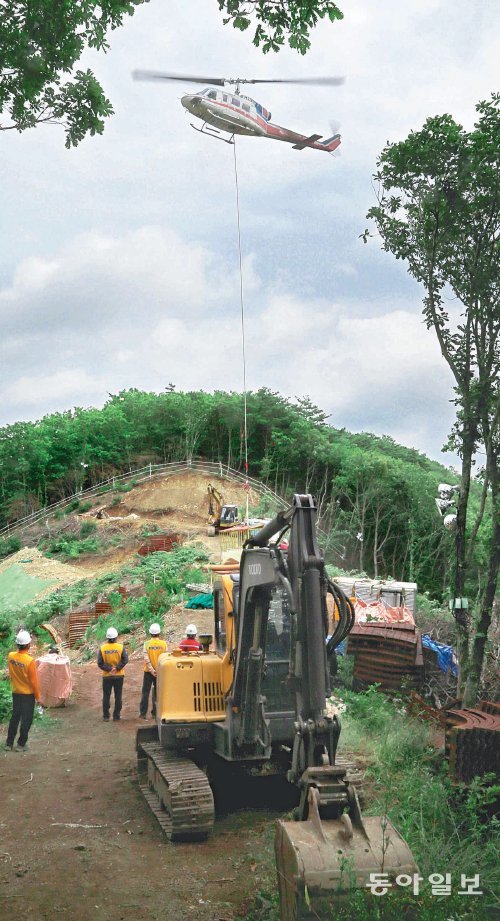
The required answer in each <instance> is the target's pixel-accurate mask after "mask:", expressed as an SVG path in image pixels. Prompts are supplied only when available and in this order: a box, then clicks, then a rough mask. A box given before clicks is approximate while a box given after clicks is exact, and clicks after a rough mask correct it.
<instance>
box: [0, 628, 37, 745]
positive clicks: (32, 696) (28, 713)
mask: <svg viewBox="0 0 500 921" xmlns="http://www.w3.org/2000/svg"><path fill="white" fill-rule="evenodd" d="M30 645H31V636H30V634H29V632H28V631H27V630H19V632H18V634H17V636H16V646H17V650H16V651H15V652H9V655H8V657H7V665H8V669H9V679H10V686H11V690H12V716H11V718H10V722H9V728H8V729H7V741H6V742H5V749H6V750H7V751H12V750H13V748H14V740H15V738H16V733H17V730H18V727H19V724H21V728H20V731H19V737H18V740H17V745H16V751H19V752H24V751H26V749H27V747H28V733H29V731H30V728H31V724H32V722H33V716H34V713H35V703H40V689H39V687H38V677H37V672H36V663H35V660H34V658H33V657H32V656H30V654H29V648H30Z"/></svg>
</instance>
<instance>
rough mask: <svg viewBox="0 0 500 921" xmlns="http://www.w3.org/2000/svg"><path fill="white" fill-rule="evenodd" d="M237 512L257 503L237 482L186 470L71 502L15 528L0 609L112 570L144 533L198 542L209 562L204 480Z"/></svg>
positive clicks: (127, 559) (0, 569)
mask: <svg viewBox="0 0 500 921" xmlns="http://www.w3.org/2000/svg"><path fill="white" fill-rule="evenodd" d="M209 483H212V484H213V485H214V486H215V487H216V488H217V489H218V490H219V492H220V493H221V495H222V496H223V498H224V501H225V502H227V503H229V504H235V505H238V506H239V508H240V509H241V511H242V513H243V514H244V512H245V509H246V501H247V496H248V502H249V505H250V507H252V506H253V505H256V504H257V502H258V501H259V496H258V493H257V492H256V490H255V489H250V490H245V489H244V486H243V484H242V483H241V482H239V481H231V480H228V479H223V478H221V477H213V476H212V477H210V476H209V475H208V474H205V473H201V472H196V471H190V470H186V472H185V473H182V474H177V475H174V476H168V477H161V478H154V479H151V480H147V481H146V482H145V483H140V484H138V485H136V486H132V485H122V486H121V487H119V488H117V489H116V490H111V491H109V492H106V493H104V494H102V495H99V496H97V497H94V499H93V500H92V501H91V502H88V501H87V502H80V501H79V500H76V501H74V502H73V503H71V506H74V507H71V506H70V508H69V509H67V510H66V511H65V513H63V512H61V511H56V512H54V513H52V514H50V515H47V517H46V518H44V519H43V521H42V522H37V523H35V524H33V525H31V526H30V527H27V528H25V529H23V531H22V537H23V541H24V542H26V545H25V546H24V547H23V548H22V549H21V550H19V551H18V552H17V553H15V554H11V555H10V556H9V557H7V558H6V559H5V560H3V562H1V563H0V611H2V610H5V609H7V608H10V607H17V606H19V605H22V604H26V603H28V602H32V601H37V600H40V599H41V598H43V597H45V596H47V595H48V594H50V593H51V592H53V591H54V590H56V589H58V588H61V587H64V586H69V585H71V584H73V583H75V582H78V581H79V580H81V579H92V578H95V577H98V576H102V575H105V574H107V573H113V572H116V571H117V570H119V569H120V568H122V567H123V566H124V565H126V564H127V563H132V562H133V560H134V558H135V557H136V554H137V551H138V550H139V548H140V546H141V544H143V543H144V542H145V540H147V536H148V535H151V534H156V533H165V534H169V535H172V536H173V538H174V539H175V540H176V541H178V542H179V543H183V542H185V541H191V540H193V539H195V540H197V541H200V542H202V543H203V544H204V545H205V546H206V548H207V551H208V552H209V553H210V554H211V555H212V556H213V557H214V559H215V560H218V559H219V558H220V541H219V539H218V538H217V537H216V538H212V537H208V536H207V516H208V493H207V487H208V484H209Z"/></svg>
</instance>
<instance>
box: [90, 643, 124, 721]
mask: <svg viewBox="0 0 500 921" xmlns="http://www.w3.org/2000/svg"><path fill="white" fill-rule="evenodd" d="M117 639H118V630H117V629H116V628H115V627H108V629H107V630H106V640H107V642H106V643H103V644H102V646H101V648H100V649H99V653H98V656H97V665H98V666H99V668H100V669H101V671H102V672H104V675H103V678H102V718H103V719H104V720H109V709H110V703H111V691H112V690H114V692H115V707H114V710H113V719H114V720H119V719H120V713H121V709H122V692H123V677H124V674H125V673H124V668H125V666H126V664H127V662H128V655H127V652H126V650H125V646H124V645H123V643H117Z"/></svg>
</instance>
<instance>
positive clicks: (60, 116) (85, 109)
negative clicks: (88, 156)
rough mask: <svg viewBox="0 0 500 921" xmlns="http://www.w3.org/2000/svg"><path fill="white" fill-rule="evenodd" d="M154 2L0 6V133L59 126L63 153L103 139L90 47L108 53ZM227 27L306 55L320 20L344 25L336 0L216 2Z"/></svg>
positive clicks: (42, 0)
mask: <svg viewBox="0 0 500 921" xmlns="http://www.w3.org/2000/svg"><path fill="white" fill-rule="evenodd" d="M147 2H149V0H100V2H95V0H29V3H28V2H26V0H0V130H3V131H6V130H8V129H16V130H17V131H24V130H25V129H26V128H32V127H33V126H34V125H36V124H40V123H43V122H46V123H47V122H50V123H61V124H62V125H64V127H65V131H66V147H75V146H76V145H77V144H78V143H79V142H80V141H81V140H82V139H83V138H84V137H85V136H86V135H87V134H91V135H94V134H102V132H103V130H104V120H105V118H107V117H108V116H109V115H112V114H113V107H112V104H111V102H110V100H109V99H107V97H106V96H105V93H104V90H103V88H102V86H101V85H100V83H99V81H98V80H97V79H96V77H95V76H94V74H93V73H92V71H91V70H88V69H87V70H79V69H77V64H78V61H79V60H80V58H81V56H82V54H83V52H84V51H85V50H86V49H87V48H96V49H97V50H99V51H107V50H108V48H109V42H108V38H107V36H108V34H109V32H110V31H112V30H113V29H116V28H118V27H119V26H121V25H122V23H123V21H124V20H125V18H126V17H127V16H132V15H133V14H134V11H135V8H136V7H137V6H140V5H141V4H142V3H147ZM217 2H218V5H219V9H220V10H221V11H224V12H225V13H226V14H227V15H226V16H225V17H224V22H225V23H232V24H233V26H234V27H235V28H238V29H242V30H245V29H247V28H248V27H249V26H250V25H251V24H252V22H254V23H256V24H257V25H256V30H255V34H254V39H253V40H254V43H255V44H256V45H258V46H259V45H261V46H262V49H263V51H264V52H266V51H269V50H270V49H272V50H273V51H278V50H279V49H280V47H281V46H282V45H283V44H284V41H285V38H286V37H288V42H289V44H290V46H291V47H292V48H296V49H297V50H298V51H300V52H301V53H302V54H304V53H305V52H306V50H307V48H308V47H309V45H310V41H309V33H310V30H311V29H312V28H314V26H315V25H316V24H317V22H318V20H319V19H324V18H325V17H327V18H328V19H330V20H332V21H333V20H335V19H340V18H342V13H341V12H340V10H339V9H338V7H337V6H336V4H335V3H333V2H331V0H305V2H304V0H302V2H294V0H277V2H276V0H217Z"/></svg>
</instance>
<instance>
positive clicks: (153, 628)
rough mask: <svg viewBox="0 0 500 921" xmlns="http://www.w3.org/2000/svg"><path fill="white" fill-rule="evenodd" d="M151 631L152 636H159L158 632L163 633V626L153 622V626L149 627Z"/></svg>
mask: <svg viewBox="0 0 500 921" xmlns="http://www.w3.org/2000/svg"><path fill="white" fill-rule="evenodd" d="M149 632H150V634H151V636H158V634H159V633H161V627H160V625H159V624H151V626H150V628H149Z"/></svg>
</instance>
